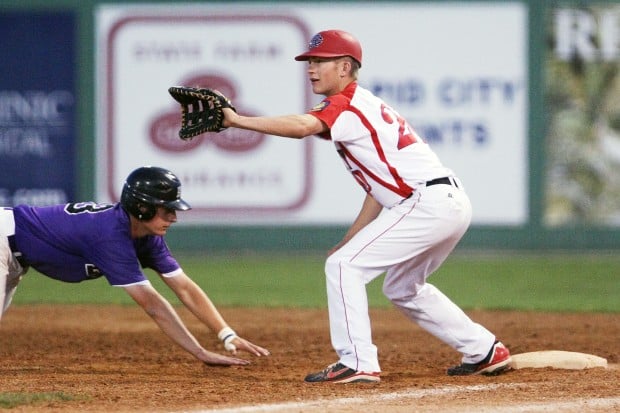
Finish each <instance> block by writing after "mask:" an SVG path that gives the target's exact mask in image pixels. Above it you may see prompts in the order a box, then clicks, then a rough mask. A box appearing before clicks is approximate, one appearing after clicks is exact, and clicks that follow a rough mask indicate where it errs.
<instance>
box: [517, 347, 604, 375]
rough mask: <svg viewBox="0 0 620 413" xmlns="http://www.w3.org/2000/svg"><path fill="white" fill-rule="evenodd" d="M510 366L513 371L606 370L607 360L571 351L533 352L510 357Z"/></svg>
mask: <svg viewBox="0 0 620 413" xmlns="http://www.w3.org/2000/svg"><path fill="white" fill-rule="evenodd" d="M510 366H511V367H512V368H513V369H525V368H534V369H535V368H544V367H552V368H556V369H568V370H583V369H589V368H593V367H603V368H607V359H604V358H602V357H598V356H594V355H592V354H585V353H576V352H573V351H560V350H548V351H533V352H531V353H521V354H515V355H513V356H512V362H511V363H510Z"/></svg>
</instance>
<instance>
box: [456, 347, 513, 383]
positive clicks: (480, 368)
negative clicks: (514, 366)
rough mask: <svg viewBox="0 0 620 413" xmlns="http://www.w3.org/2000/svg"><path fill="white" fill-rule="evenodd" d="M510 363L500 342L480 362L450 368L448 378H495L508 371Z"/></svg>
mask: <svg viewBox="0 0 620 413" xmlns="http://www.w3.org/2000/svg"><path fill="white" fill-rule="evenodd" d="M511 361H512V359H511V358H510V351H508V349H507V348H506V346H504V345H503V344H502V342H501V341H496V342H495V344H493V347H491V350H490V351H489V354H487V356H486V357H485V358H484V359H483V360H482V361H481V362H479V363H473V364H470V363H463V364H461V365H460V366H454V367H450V368H449V369H448V376H469V375H471V374H485V375H488V376H495V375H498V374H500V373H503V372H504V371H506V370H509V369H510V362H511Z"/></svg>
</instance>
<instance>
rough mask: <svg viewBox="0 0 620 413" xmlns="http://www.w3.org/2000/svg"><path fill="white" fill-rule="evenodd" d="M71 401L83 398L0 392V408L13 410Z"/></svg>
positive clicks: (56, 394) (55, 393)
mask: <svg viewBox="0 0 620 413" xmlns="http://www.w3.org/2000/svg"><path fill="white" fill-rule="evenodd" d="M71 400H84V397H81V396H79V397H76V396H72V395H69V394H66V393H62V392H52V393H12V392H0V408H2V409H13V408H15V407H18V406H23V405H31V404H37V403H49V402H66V401H71Z"/></svg>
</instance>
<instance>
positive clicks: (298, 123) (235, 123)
mask: <svg viewBox="0 0 620 413" xmlns="http://www.w3.org/2000/svg"><path fill="white" fill-rule="evenodd" d="M229 120H230V126H231V127H235V128H240V129H247V130H253V131H256V132H261V133H264V134H267V135H276V136H283V137H288V138H295V139H301V138H304V137H306V136H309V135H314V134H317V133H320V132H321V125H320V121H318V120H317V119H316V118H314V117H313V116H311V115H286V116H277V117H263V116H258V117H254V116H241V115H237V116H233V117H230V119H229ZM317 122H318V123H317Z"/></svg>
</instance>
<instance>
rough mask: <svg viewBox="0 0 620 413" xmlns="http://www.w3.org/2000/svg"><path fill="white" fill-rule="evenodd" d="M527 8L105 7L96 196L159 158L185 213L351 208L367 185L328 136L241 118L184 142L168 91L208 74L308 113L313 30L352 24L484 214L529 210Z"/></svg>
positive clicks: (298, 220) (100, 24) (378, 73)
mask: <svg viewBox="0 0 620 413" xmlns="http://www.w3.org/2000/svg"><path fill="white" fill-rule="evenodd" d="M343 16H346V19H344V18H343ZM526 16H527V13H526V9H525V6H523V5H521V4H519V3H506V4H505V3H502V4H490V3H466V4H465V3H464V4H458V3H451V4H445V5H429V4H420V3H415V4H403V3H394V4H391V3H381V4H375V5H370V4H368V5H364V6H363V7H361V6H359V5H348V4H337V5H334V6H329V5H303V4H297V3H281V4H279V5H278V7H277V8H276V7H270V6H264V5H259V4H242V3H234V4H230V5H227V6H226V7H225V8H224V7H222V6H217V5H201V6H195V5H194V6H189V5H187V6H178V5H167V6H155V5H148V6H147V5H138V6H135V5H134V6H121V5H109V6H102V7H101V8H99V9H98V12H97V44H98V54H97V59H98V62H97V67H98V68H100V69H99V70H100V71H99V73H98V75H97V85H98V88H97V90H98V96H97V100H98V103H99V107H100V108H101V110H100V111H99V112H98V119H97V126H98V146H97V148H98V153H97V159H98V161H99V164H98V174H97V177H98V180H97V196H98V198H99V200H101V201H116V200H118V196H119V194H120V191H121V188H122V183H123V179H124V178H125V177H126V175H127V174H129V172H131V171H132V170H133V169H135V168H136V167H139V166H142V165H157V166H163V167H166V168H168V169H170V170H172V171H173V172H175V173H176V174H177V175H178V176H179V177H180V178H181V180H182V183H183V190H184V192H183V197H184V198H185V199H187V200H188V202H190V204H192V206H193V210H192V211H190V212H188V213H184V214H183V218H182V220H181V221H183V222H201V223H213V224H222V223H241V224H243V223H247V224H348V223H350V222H351V221H352V220H353V219H354V218H355V216H356V214H357V212H358V211H359V208H360V206H361V202H362V200H363V197H364V193H363V191H362V190H361V188H360V187H358V186H357V184H356V183H355V181H354V180H353V179H352V178H351V177H350V176H349V175H348V173H347V172H346V170H345V168H344V167H343V165H341V163H340V162H341V161H340V160H339V158H338V156H337V155H336V153H335V150H334V148H333V145H332V144H331V143H329V142H326V141H322V140H320V139H317V138H314V137H308V138H306V139H303V140H297V139H287V138H281V137H274V136H264V135H262V134H257V133H250V132H247V131H241V130H236V129H229V130H227V131H224V132H221V133H219V134H206V135H202V136H200V137H197V138H195V139H194V140H192V141H190V142H182V141H180V140H179V139H178V137H177V133H178V128H179V126H180V110H179V107H178V105H177V104H176V102H174V101H173V100H172V98H171V97H170V96H169V95H168V92H167V89H168V87H170V86H173V85H179V84H180V85H188V86H192V85H201V86H205V85H209V86H210V87H213V88H216V89H219V90H221V91H222V92H224V93H225V94H226V95H227V96H228V97H230V98H231V99H232V100H233V103H234V104H235V105H236V107H237V109H238V111H239V112H240V113H243V114H247V115H265V116H276V115H283V114H294V113H305V112H307V111H308V109H309V108H310V107H312V106H313V105H314V104H315V103H317V102H319V101H320V100H321V99H322V98H323V97H322V96H314V95H312V92H311V89H310V87H309V84H308V81H307V76H306V73H305V67H306V66H305V64H304V63H300V62H296V61H294V59H293V57H294V56H296V55H297V54H299V53H301V52H303V51H305V50H306V48H307V42H308V41H309V39H310V38H311V37H312V35H313V34H314V33H316V32H318V31H321V30H325V29H331V28H340V29H343V30H347V31H350V32H351V33H353V34H354V35H356V36H357V37H358V39H359V40H360V42H361V44H362V47H363V50H364V57H363V59H364V61H363V66H362V69H361V72H360V79H359V81H360V84H361V85H363V86H364V87H366V88H369V89H371V90H372V91H374V92H375V93H376V94H377V95H379V96H381V97H382V98H384V99H385V100H386V101H387V102H388V103H389V104H390V105H392V106H394V107H395V108H397V109H398V110H399V111H400V113H401V115H403V116H404V117H406V118H407V119H408V121H409V122H410V123H411V124H412V125H413V127H414V128H416V129H417V131H418V133H419V134H420V135H421V136H422V137H423V138H425V139H426V140H427V141H428V142H429V143H430V144H431V146H432V147H433V148H434V149H435V151H436V152H437V153H438V155H439V156H440V158H441V159H442V160H443V161H444V163H445V165H446V166H448V167H449V168H451V169H453V170H454V171H455V172H456V173H457V175H458V176H459V177H460V178H461V179H462V180H463V181H464V183H465V186H466V188H467V190H468V193H469V194H470V197H471V198H472V203H473V205H474V224H493V225H495V224H499V225H519V224H523V223H525V221H526V219H527V196H528V188H527V182H528V179H527V167H528V163H527V133H526V131H527V122H526V114H527V101H526V97H527V80H526V71H527V47H526V31H527V30H526V27H527V25H526Z"/></svg>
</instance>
